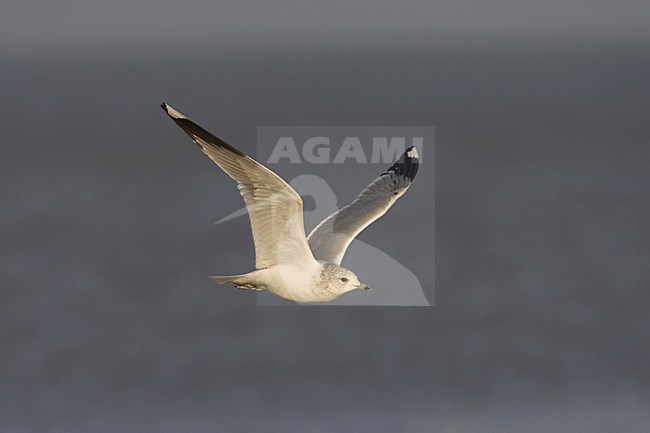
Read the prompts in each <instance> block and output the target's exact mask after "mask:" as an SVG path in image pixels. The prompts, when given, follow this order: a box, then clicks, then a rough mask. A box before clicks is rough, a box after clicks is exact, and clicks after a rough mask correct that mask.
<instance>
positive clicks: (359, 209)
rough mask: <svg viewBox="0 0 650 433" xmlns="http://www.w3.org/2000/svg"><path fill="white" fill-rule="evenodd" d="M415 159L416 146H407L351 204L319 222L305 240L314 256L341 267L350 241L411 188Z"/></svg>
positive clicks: (414, 172) (416, 155)
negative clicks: (396, 159)
mask: <svg viewBox="0 0 650 433" xmlns="http://www.w3.org/2000/svg"><path fill="white" fill-rule="evenodd" d="M418 159H419V156H418V152H417V150H416V149H415V147H413V146H411V147H409V148H408V149H406V152H404V154H402V156H401V158H400V159H399V160H398V161H397V162H396V163H395V164H393V165H392V166H391V167H390V168H389V169H388V170H387V171H386V172H384V173H382V174H381V175H380V176H379V177H378V178H377V179H375V180H374V181H373V182H372V183H371V184H370V185H368V186H367V187H366V189H364V190H363V191H361V194H359V195H358V196H357V198H355V199H354V201H353V202H352V203H350V204H349V205H347V206H345V207H344V208H342V209H340V210H339V211H337V212H335V213H333V214H332V215H330V216H328V217H327V218H325V219H324V220H323V221H321V223H320V224H318V225H317V226H316V228H315V229H314V230H312V232H311V233H310V234H309V237H308V238H307V241H308V242H309V246H310V247H311V251H312V253H313V254H314V257H315V258H316V259H317V260H323V261H325V262H331V263H335V264H337V265H340V264H341V261H342V260H343V256H344V255H345V251H346V250H347V249H348V245H350V242H352V240H353V239H354V238H355V237H356V236H357V235H358V234H359V233H361V231H362V230H363V229H365V228H366V227H368V226H369V225H370V224H372V222H373V221H375V220H376V219H378V218H379V217H380V216H382V215H383V214H385V213H386V211H387V210H388V209H389V208H390V207H391V206H392V205H393V203H395V202H396V201H397V199H398V198H400V197H401V196H402V195H403V194H404V193H405V192H406V190H407V189H408V188H409V186H411V182H412V181H413V179H414V178H415V174H416V173H417V172H418V165H419V161H418Z"/></svg>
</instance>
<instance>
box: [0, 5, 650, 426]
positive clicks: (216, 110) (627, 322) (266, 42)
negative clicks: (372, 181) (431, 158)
mask: <svg viewBox="0 0 650 433" xmlns="http://www.w3.org/2000/svg"><path fill="white" fill-rule="evenodd" d="M649 14H650V7H649V4H648V3H647V2H641V1H629V2H604V1H595V2H578V1H569V2H559V1H551V2H510V1H496V2H495V1H488V2H479V1H473V2H451V1H447V2H439V3H436V4H433V3H428V2H408V1H407V2H399V3H393V2H388V1H383V0H380V1H374V2H369V1H368V2H327V3H320V4H308V3H304V2H297V1H283V2H275V3H271V2H228V3H221V2H219V3H217V2H211V1H210V2H209V1H204V0H198V1H186V2H177V3H170V2H153V1H135V2H126V1H122V0H118V1H113V2H103V3H100V2H81V1H61V2H38V1H22V2H18V1H15V0H9V1H4V2H3V3H2V11H1V13H0V79H1V80H0V83H1V84H0V101H1V104H0V131H1V132H2V135H1V137H2V138H1V139H2V146H1V147H0V165H1V168H0V181H1V184H2V189H1V190H0V194H1V198H2V201H1V203H2V211H1V212H0V260H1V264H2V269H1V270H0V272H1V274H0V290H1V294H0V349H1V350H0V432H3V433H4V432H12V433H13V432H16V433H18V432H68V433H69V432H197V433H198V432H214V431H227V432H248V431H254V430H256V431H270V432H276V431H277V432H306V431H308V432H315V433H319V432H339V431H356V432H395V431H404V432H431V431H436V432H544V433H546V432H549V431H562V432H586V431H588V432H617V433H620V432H645V431H647V429H648V425H650V415H649V414H648V411H647V407H648V405H649V403H650V372H649V370H648V365H650V342H649V340H648V333H649V332H650V318H649V317H648V313H647V312H648V306H647V304H648V301H649V298H650V296H649V294H648V293H649V292H648V283H649V282H650V271H649V267H648V259H649V254H648V241H649V236H648V233H649V227H648V220H649V217H650V215H649V214H650V197H649V195H650V194H649V192H648V191H649V187H650V178H649V177H648V169H649V165H650V164H649V162H648V161H649V157H650V150H649V147H648V138H649V137H650V123H649V122H648V113H649V112H650V98H649V96H650V85H649V84H648V76H650V50H649V48H650V26H648V25H647V22H648V16H649ZM163 100H164V101H167V102H170V103H173V104H175V106H177V107H178V108H182V109H183V110H184V111H186V112H187V114H191V115H192V116H193V117H194V118H196V120H197V121H200V123H202V124H204V125H205V126H206V127H209V128H210V129H211V130H213V131H214V132H215V133H218V134H220V135H221V136H223V137H224V138H226V139H228V140H229V141H231V142H232V143H233V144H235V145H236V146H238V147H240V148H241V149H242V150H244V151H246V152H249V153H254V152H255V136H256V127H257V126H258V125H364V124H366V125H382V124H385V125H400V124H402V125H420V124H421V125H429V124H433V125H435V126H436V144H437V149H436V191H435V197H436V220H437V225H436V246H435V247H436V255H435V265H436V275H435V291H436V299H435V301H436V305H435V307H433V308H372V307H368V308H354V307H349V308H346V307H340V308H320V307H310V308H281V307H280V308H257V307H255V298H254V295H252V296H249V295H251V294H249V293H243V292H240V291H237V290H235V289H232V288H224V287H215V286H213V284H212V283H211V282H209V281H208V280H206V278H205V275H207V274H210V273H215V271H216V270H226V269H235V268H236V269H241V268H248V267H249V266H250V264H251V263H252V254H253V253H252V241H251V240H250V238H248V240H247V242H248V243H246V242H243V243H242V242H238V241H239V233H241V232H242V230H245V229H247V226H246V224H245V221H243V222H242V221H234V222H233V223H232V225H231V226H230V227H225V228H227V230H224V229H223V228H224V227H223V226H217V227H215V226H213V225H212V223H213V222H214V221H215V220H216V219H218V218H220V217H221V216H223V215H224V214H225V213H226V212H224V208H225V207H227V212H230V211H232V210H234V209H237V208H238V207H239V206H240V205H241V199H240V197H239V195H238V194H237V191H236V189H235V188H234V187H233V185H232V183H230V182H229V181H228V180H227V179H226V178H225V176H224V175H223V174H222V173H220V172H219V170H218V169H217V168H216V167H214V166H212V164H211V162H210V161H209V160H207V158H205V156H204V155H202V154H201V153H200V152H199V151H198V150H197V149H196V148H195V147H194V146H193V145H192V144H191V143H190V142H189V141H188V140H187V139H186V138H185V137H183V136H182V134H181V133H180V132H179V131H178V130H177V128H176V127H175V126H174V125H173V124H170V121H169V119H166V118H165V116H164V114H163V113H162V111H161V110H160V108H159V107H158V104H159V103H160V102H161V101H163ZM363 181H364V182H365V180H363ZM360 182H361V181H360ZM416 183H417V182H416ZM415 191H417V190H416V189H415V187H414V190H413V192H414V193H415ZM418 194H424V191H419V192H418ZM430 197H431V199H433V191H430ZM405 199H406V197H405ZM402 204H404V203H402ZM404 218H408V219H409V221H413V222H412V223H411V224H412V226H413V227H422V226H424V225H426V223H427V222H426V221H418V220H417V218H418V215H417V213H415V212H409V208H408V206H396V207H395V209H393V210H391V213H390V215H387V218H386V220H385V221H382V224H385V225H384V227H390V226H393V225H398V226H399V224H400V222H401V221H403V220H404ZM240 228H241V229H242V230H240ZM369 230H375V228H374V227H373V228H370V229H369ZM244 233H246V231H244ZM369 233H370V234H364V235H363V236H370V235H371V234H372V232H369ZM363 236H362V239H363V238H364V237H363ZM407 236H409V235H407ZM400 239H402V238H400ZM385 242H386V245H393V244H394V240H392V239H386V240H385ZM403 242H404V243H405V244H404V246H400V248H402V250H407V249H408V244H407V242H408V238H406V239H403ZM375 246H377V247H380V248H383V247H384V245H375ZM418 257H420V260H429V259H430V257H429V258H427V257H424V258H422V257H421V256H418V255H417V254H415V252H414V253H413V258H412V260H413V263H414V266H432V263H430V262H426V263H424V262H418ZM242 270H246V269H242ZM429 290H432V288H429Z"/></svg>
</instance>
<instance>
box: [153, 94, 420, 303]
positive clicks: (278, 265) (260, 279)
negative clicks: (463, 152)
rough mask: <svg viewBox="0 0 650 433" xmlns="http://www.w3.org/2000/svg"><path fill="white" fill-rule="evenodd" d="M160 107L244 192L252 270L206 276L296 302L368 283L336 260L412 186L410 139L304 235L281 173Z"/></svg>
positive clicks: (414, 162)
mask: <svg viewBox="0 0 650 433" xmlns="http://www.w3.org/2000/svg"><path fill="white" fill-rule="evenodd" d="M162 108H163V110H165V112H166V113H167V115H169V117H171V118H172V119H173V120H174V122H176V124H177V125H178V126H179V127H180V128H181V129H182V130H183V131H185V133H186V134H187V135H189V137H190V138H191V139H192V140H193V141H194V142H195V143H196V144H197V145H198V146H199V147H200V148H201V150H202V151H203V152H204V153H205V154H206V155H208V157H210V159H212V161H214V162H215V163H216V164H217V165H218V166H219V167H221V169H222V170H223V171H225V172H226V174H227V175H228V176H230V177H231V178H232V179H234V180H235V181H236V182H237V188H238V189H239V192H240V194H241V195H242V197H243V198H244V202H245V203H246V208H247V209H248V216H249V218H250V221H251V228H252V231H253V241H254V243H255V269H256V270H254V271H252V272H249V273H247V274H241V275H228V276H211V277H208V278H210V279H211V280H213V281H216V282H217V283H221V284H234V285H235V286H236V287H237V288H239V289H244V290H267V291H269V292H270V293H272V294H274V295H276V296H279V297H281V298H283V299H286V300H288V301H293V302H299V303H311V302H330V301H333V300H335V299H337V298H338V297H340V296H341V295H344V294H345V293H348V292H351V291H352V290H356V289H363V290H370V287H369V286H367V285H366V284H363V283H361V282H360V281H359V279H358V278H357V276H356V275H355V274H354V273H353V272H352V271H350V270H349V269H346V268H344V267H342V266H340V265H341V261H342V260H343V255H344V254H345V251H346V250H347V248H348V245H350V242H352V240H353V239H354V238H355V237H356V236H357V235H358V234H359V233H361V231H362V230H363V229H365V228H366V227H368V226H369V225H370V224H371V223H372V222H373V221H375V220H377V219H378V218H379V217H381V216H382V215H383V214H384V213H386V211H387V210H388V209H389V208H390V207H391V206H392V205H393V204H394V203H395V201H397V199H398V198H400V197H401V196H402V195H403V194H404V193H405V192H406V190H407V189H408V188H409V186H410V185H411V182H412V181H413V179H414V178H415V174H416V173H417V171H418V165H419V163H418V162H419V161H418V158H419V156H418V153H417V150H416V149H415V147H413V146H411V147H409V148H408V149H406V151H405V152H404V154H403V155H402V156H401V157H400V159H399V160H398V161H397V162H396V163H395V164H393V165H392V166H391V167H390V168H389V169H388V170H387V171H385V172H384V173H382V174H381V175H380V176H379V177H378V178H376V179H375V180H374V181H373V182H372V183H371V184H370V185H368V186H367V187H366V188H365V189H364V190H363V191H361V194H359V195H358V196H357V198H355V199H354V200H353V201H352V203H350V204H349V205H347V206H345V207H343V208H342V209H340V210H338V211H336V212H334V213H333V214H332V215H330V216H328V217H327V218H325V219H324V220H323V221H322V222H321V223H320V224H318V225H317V226H316V228H314V230H312V232H311V233H310V234H309V236H308V237H307V236H305V226H304V222H303V210H302V199H301V198H300V196H299V195H298V193H296V191H295V190H294V189H293V188H291V186H289V184H287V183H286V182H285V181H284V180H282V178H280V176H278V175H277V174H275V173H274V172H272V171H271V170H269V169H268V168H266V167H264V166H263V165H262V164H260V163H259V162H257V161H255V160H254V159H252V158H251V157H249V156H247V155H245V154H244V153H242V152H240V151H239V150H237V149H235V148H234V147H233V146H231V145H230V144H228V143H226V142H225V141H223V140H222V139H220V138H218V137H216V136H215V135H213V134H211V133H210V132H208V131H206V130H205V129H203V128H201V127H200V126H199V125H197V124H196V123H194V122H192V121H191V120H190V119H188V118H187V117H186V116H184V115H183V114H181V113H179V112H178V111H176V110H174V109H173V108H172V107H170V106H169V105H167V104H165V103H163V104H162Z"/></svg>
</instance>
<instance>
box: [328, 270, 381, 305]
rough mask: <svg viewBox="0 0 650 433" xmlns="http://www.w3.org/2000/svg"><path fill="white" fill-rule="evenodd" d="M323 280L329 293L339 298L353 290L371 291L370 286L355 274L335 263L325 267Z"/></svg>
mask: <svg viewBox="0 0 650 433" xmlns="http://www.w3.org/2000/svg"><path fill="white" fill-rule="evenodd" d="M321 278H322V282H323V283H324V285H325V286H326V288H327V291H328V292H330V293H331V294H332V295H335V296H336V297H337V298H338V297H339V296H341V295H343V294H345V293H348V292H351V291H353V290H371V289H370V286H368V285H367V284H364V283H362V282H361V281H359V278H358V277H357V276H356V275H355V274H354V272H352V271H351V270H349V269H346V268H344V267H341V266H338V265H335V264H333V263H325V264H324V265H323V272H322V273H321Z"/></svg>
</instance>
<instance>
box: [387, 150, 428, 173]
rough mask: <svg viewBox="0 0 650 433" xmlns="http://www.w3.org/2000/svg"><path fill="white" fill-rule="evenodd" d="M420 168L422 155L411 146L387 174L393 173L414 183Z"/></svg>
mask: <svg viewBox="0 0 650 433" xmlns="http://www.w3.org/2000/svg"><path fill="white" fill-rule="evenodd" d="M419 166H420V155H419V154H418V150H417V149H416V148H415V146H411V147H409V148H408V149H406V150H405V151H404V153H403V154H402V156H400V158H399V159H398V160H397V162H395V164H393V165H391V166H390V168H389V169H388V170H386V172H385V173H388V172H390V171H392V172H393V173H395V174H397V175H398V176H404V177H406V178H408V179H409V180H410V181H412V180H413V179H415V175H416V174H417V173H418V167H419ZM385 173H384V174H385Z"/></svg>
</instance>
